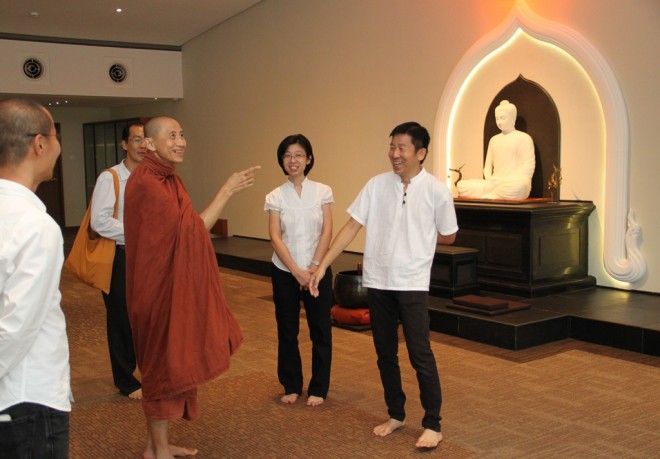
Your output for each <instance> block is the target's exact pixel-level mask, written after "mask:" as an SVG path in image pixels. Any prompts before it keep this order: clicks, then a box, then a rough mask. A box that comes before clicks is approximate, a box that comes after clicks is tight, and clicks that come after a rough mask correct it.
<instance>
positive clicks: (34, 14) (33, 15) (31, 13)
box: [30, 11, 39, 18]
mask: <svg viewBox="0 0 660 459" xmlns="http://www.w3.org/2000/svg"><path fill="white" fill-rule="evenodd" d="M30 17H32V18H38V17H39V12H38V11H31V12H30Z"/></svg>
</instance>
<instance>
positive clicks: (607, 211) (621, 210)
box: [433, 1, 646, 287]
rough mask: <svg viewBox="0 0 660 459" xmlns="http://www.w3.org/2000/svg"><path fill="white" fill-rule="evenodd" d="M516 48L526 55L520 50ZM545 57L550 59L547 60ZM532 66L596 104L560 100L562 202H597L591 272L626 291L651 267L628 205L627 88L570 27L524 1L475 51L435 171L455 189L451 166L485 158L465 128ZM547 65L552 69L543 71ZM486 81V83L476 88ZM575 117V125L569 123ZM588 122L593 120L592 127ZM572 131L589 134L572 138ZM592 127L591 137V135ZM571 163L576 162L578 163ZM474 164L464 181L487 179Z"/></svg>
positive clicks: (438, 138)
mask: <svg viewBox="0 0 660 459" xmlns="http://www.w3.org/2000/svg"><path fill="white" fill-rule="evenodd" d="M531 42H533V43H531ZM527 45H529V46H527ZM526 46H527V48H526ZM515 47H519V50H522V51H518V52H512V51H511V50H512V49H515ZM525 49H532V50H533V51H532V52H531V55H526V54H525V53H526V51H525ZM538 53H543V58H542V59H539V58H538ZM561 55H564V57H565V59H559V60H556V61H555V62H554V64H557V65H563V64H566V65H570V63H571V62H573V64H574V67H575V69H574V71H573V72H572V75H573V77H572V78H568V79H565V78H561V77H559V76H558V75H557V72H556V71H555V68H554V67H553V64H550V63H551V62H552V61H553V59H555V56H561ZM530 63H535V64H540V65H541V67H540V69H541V70H540V71H539V75H538V76H537V75H533V76H531V77H532V78H533V79H534V80H535V81H538V82H540V83H541V84H542V85H543V86H544V87H545V88H546V89H548V91H549V92H550V93H551V94H552V95H553V98H555V94H556V91H559V92H561V91H567V93H568V94H570V97H573V98H574V99H575V98H578V99H579V98H583V99H589V100H590V101H589V104H588V105H590V106H591V107H592V108H591V109H590V110H587V111H585V112H584V113H578V112H576V111H577V110H580V109H582V108H583V106H584V104H582V103H580V102H575V100H573V101H569V100H561V99H562V98H561V97H556V98H555V100H556V102H557V107H558V110H559V113H560V115H561V116H562V152H561V153H562V176H563V177H564V182H563V183H564V186H563V188H562V194H561V199H577V200H591V201H593V202H594V204H596V208H597V212H594V214H592V217H591V220H592V222H591V223H592V224H591V225H590V235H589V252H590V253H589V270H590V271H593V274H594V275H595V277H596V278H597V279H598V283H599V284H601V285H612V286H622V287H625V286H626V285H620V283H627V284H629V283H634V282H636V281H637V280H640V279H642V278H643V277H644V275H645V273H646V262H645V260H644V257H643V255H642V253H641V252H640V250H639V243H640V228H639V225H638V224H637V223H636V221H635V214H634V212H633V211H632V210H631V209H629V207H628V197H629V164H628V161H629V154H630V151H629V148H630V147H629V136H630V134H629V125H628V116H627V110H626V106H625V103H624V100H623V95H622V93H621V89H620V87H619V85H618V82H617V80H616V78H615V76H614V74H613V72H612V70H611V69H610V68H609V66H608V64H607V62H606V61H605V59H604V58H603V57H602V56H601V54H600V53H599V52H598V50H597V49H596V48H595V47H594V46H593V45H591V44H590V43H589V42H588V41H587V40H586V39H584V37H582V36H581V35H579V34H578V33H576V32H575V31H574V30H572V29H570V28H568V27H565V26H563V25H561V24H558V23H554V22H550V21H546V20H544V19H542V18H539V17H538V16H536V15H535V14H534V13H533V12H532V11H531V10H530V9H529V7H527V5H526V4H525V3H524V2H523V1H519V2H517V3H516V5H515V6H514V8H513V9H512V11H511V13H510V14H509V15H508V17H507V18H506V19H505V20H504V21H503V22H502V24H501V25H500V26H499V27H497V28H496V29H495V30H493V31H492V32H491V33H489V34H488V35H486V36H485V37H483V38H482V39H481V40H479V41H478V42H477V43H475V45H474V46H472V47H471V48H470V50H468V52H467V53H466V54H465V55H464V56H463V58H462V59H461V60H460V61H459V63H458V65H457V66H456V68H455V69H454V71H453V73H452V75H451V76H450V78H449V80H448V82H447V85H446V86H445V89H444V91H443V95H442V99H441V100H440V105H439V107H438V112H437V116H436V123H435V127H434V136H433V138H434V139H435V140H434V145H433V152H434V153H435V156H434V162H433V164H434V173H435V174H436V175H437V176H439V177H447V178H448V180H447V182H448V184H450V182H451V180H449V177H450V175H449V168H456V167H458V166H460V165H461V163H462V162H463V161H464V158H460V155H459V154H458V153H469V152H475V151H476V152H479V153H478V157H480V156H481V153H480V152H481V148H479V144H480V143H481V142H483V138H482V136H481V133H477V134H475V135H464V134H465V133H466V132H468V131H469V129H470V128H465V127H463V128H461V124H462V123H463V124H464V123H473V124H476V123H475V120H477V119H482V117H483V112H484V111H485V110H486V108H487V107H485V106H484V105H485V104H488V103H489V102H490V98H491V97H492V95H491V96H490V97H486V96H485V95H484V94H487V93H489V94H493V93H495V92H496V89H495V88H498V87H501V86H502V85H503V84H504V83H506V82H507V81H511V80H512V79H513V78H515V75H518V74H519V73H525V74H527V72H526V71H525V72H520V71H519V70H518V71H517V67H519V66H520V65H527V64H530ZM546 63H548V64H549V65H548V68H547V69H545V70H543V67H542V66H543V65H545V64H546ZM497 64H499V65H497ZM484 69H489V71H488V72H484ZM507 72H514V73H515V75H513V76H512V75H510V74H507ZM485 75H487V76H488V78H485ZM479 78H481V80H480V81H481V83H482V84H474V81H475V80H478V79H479ZM580 80H583V81H584V80H586V81H588V82H589V84H590V89H585V88H582V89H581V88H577V87H575V88H572V87H571V85H572V84H574V83H579V82H580ZM489 85H492V87H489ZM553 85H554V87H553ZM583 86H584V85H583ZM555 90H556V91H555ZM590 98H592V99H594V100H591V99H590ZM564 99H566V98H564ZM484 101H485V102H484ZM480 104H481V106H479V105H480ZM478 113H482V115H479V114H478ZM564 115H566V116H564ZM567 117H568V118H570V122H566V119H565V118H567ZM585 117H586V118H589V119H588V121H586V122H585ZM479 124H480V123H479ZM569 129H580V130H581V132H580V133H579V134H573V135H571V134H570V132H567V131H568V130H569ZM588 129H591V132H589V133H585V132H584V131H585V130H588ZM580 139H582V140H580ZM571 141H572V142H574V144H573V145H574V147H573V146H572V147H570V148H569V147H568V146H567V142H571ZM580 142H586V143H580ZM474 145H476V146H477V147H476V148H475V147H474ZM567 150H574V151H571V152H570V153H569V152H568V151H567ZM569 155H570V156H569ZM567 157H569V158H571V159H570V161H571V164H569V161H568V160H567ZM470 162H471V163H474V164H473V165H469V164H466V165H465V168H464V169H463V176H464V178H471V177H479V176H480V174H481V171H480V170H479V168H480V163H482V161H479V160H477V161H474V160H472V161H470ZM567 166H569V167H567ZM594 219H595V220H596V221H594Z"/></svg>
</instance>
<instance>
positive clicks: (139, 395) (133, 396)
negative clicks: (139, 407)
mask: <svg viewBox="0 0 660 459" xmlns="http://www.w3.org/2000/svg"><path fill="white" fill-rule="evenodd" d="M128 398H130V399H132V400H142V389H138V390H134V391H133V392H131V393H130V394H128Z"/></svg>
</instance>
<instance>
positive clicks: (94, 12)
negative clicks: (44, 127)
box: [0, 0, 261, 106]
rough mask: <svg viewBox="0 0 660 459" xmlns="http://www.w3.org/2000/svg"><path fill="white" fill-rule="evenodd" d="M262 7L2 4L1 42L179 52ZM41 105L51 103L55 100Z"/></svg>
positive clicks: (182, 1)
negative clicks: (23, 40)
mask: <svg viewBox="0 0 660 459" xmlns="http://www.w3.org/2000/svg"><path fill="white" fill-rule="evenodd" d="M260 1H261V0H132V1H128V0H60V1H54V0H0V38H28V39H29V38H33V39H35V40H36V39H45V40H48V41H54V42H64V43H66V42H74V43H75V42H78V41H92V42H93V41H98V42H105V43H110V44H114V45H115V46H122V44H124V45H125V46H136V45H137V46H140V47H142V46H144V47H155V48H158V47H163V48H165V49H172V48H173V49H176V48H178V47H180V46H182V45H183V44H184V43H186V42H187V41H189V40H191V39H193V38H195V37H197V36H198V35H200V34H202V33H204V32H205V31H207V30H209V29H211V28H213V27H215V26H216V25H218V24H220V23H222V22H224V21H226V20H227V19H229V18H231V17H232V16H235V15H236V14H239V13H240V12H242V11H245V10H246V9H248V8H250V7H252V6H253V5H255V4H257V3H259V2H260ZM117 8H122V12H121V13H118V12H116V9H117ZM19 36H20V37H19ZM36 37H40V38H36ZM5 96H6V95H5V94H0V97H2V98H4V97H5ZM30 97H31V98H33V99H34V98H35V97H34V96H30ZM37 99H39V98H37ZM41 99H42V100H39V101H40V102H42V103H46V102H47V101H48V100H49V99H52V97H51V96H49V97H48V98H41ZM69 99H70V100H69V103H70V104H71V105H76V106H90V105H93V106H110V105H116V104H117V103H121V101H119V100H113V99H112V98H89V97H88V98H76V97H69ZM124 103H125V102H124Z"/></svg>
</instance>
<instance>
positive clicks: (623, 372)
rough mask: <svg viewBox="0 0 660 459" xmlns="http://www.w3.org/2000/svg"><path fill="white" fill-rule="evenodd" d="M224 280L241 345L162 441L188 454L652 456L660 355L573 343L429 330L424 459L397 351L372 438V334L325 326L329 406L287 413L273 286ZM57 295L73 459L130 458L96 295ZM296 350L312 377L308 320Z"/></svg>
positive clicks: (125, 406)
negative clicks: (393, 379)
mask: <svg viewBox="0 0 660 459" xmlns="http://www.w3.org/2000/svg"><path fill="white" fill-rule="evenodd" d="M221 278H222V281H223V285H224V287H225V293H226V295H227V298H228V300H229V303H230V305H231V307H232V310H233V311H234V313H235V315H236V317H237V319H238V321H239V323H240V324H241V327H242V328H243V332H244V334H245V343H244V344H243V346H242V348H241V349H240V350H239V351H238V353H237V354H236V355H235V356H234V358H233V359H232V367H231V369H230V370H229V371H228V372H227V373H226V374H225V375H223V376H222V377H221V378H219V379H218V380H216V381H214V382H212V383H209V384H206V385H204V386H202V387H201V388H200V402H201V408H202V417H201V418H200V419H199V420H197V421H195V422H192V423H189V422H185V421H177V422H175V423H173V424H172V427H171V439H172V441H173V442H175V443H177V444H181V445H182V446H192V447H195V448H198V449H199V450H200V453H199V454H198V456H197V457H200V458H381V457H392V458H404V457H419V456H420V454H422V455H426V456H433V457H444V458H457V459H460V458H512V457H525V458H557V457H570V458H610V457H617V458H637V457H639V458H649V457H658V453H657V451H660V358H658V357H651V356H645V355H641V354H636V353H631V352H626V351H620V350H616V349H611V348H606V347H602V346H598V345H594V344H588V343H581V342H577V341H573V340H565V341H562V342H558V343H551V344H548V345H544V346H538V347H535V348H532V349H530V350H525V351H517V352H513V351H507V350H503V349H500V348H494V347H491V346H487V345H483V344H478V343H474V342H469V341H465V340H461V339H459V338H454V337H449V336H446V335H441V334H437V333H433V336H432V340H433V343H432V346H433V349H434V352H435V353H436V357H437V359H438V362H439V368H440V376H441V381H442V384H443V396H444V405H443V413H442V414H443V417H444V421H443V433H444V434H445V438H446V439H445V441H444V442H443V443H442V444H441V446H440V447H439V448H438V449H436V450H435V451H433V452H430V453H419V452H417V451H415V449H414V443H415V439H416V437H417V436H418V435H419V434H420V432H421V429H420V427H419V423H420V420H421V416H422V411H421V408H420V406H419V400H418V391H417V387H416V380H415V376H414V373H413V372H412V370H410V363H409V362H408V359H407V355H406V352H405V345H404V344H403V342H402V344H401V366H402V369H403V379H404V389H405V390H406V393H407V394H408V404H407V409H408V417H407V420H406V425H405V426H404V427H403V428H402V429H400V430H399V431H397V432H395V433H394V434H392V435H390V436H389V437H386V438H377V437H374V436H373V435H372V434H371V429H372V428H373V426H374V425H375V424H377V423H380V422H382V421H384V420H385V419H386V417H387V414H386V411H385V407H384V403H383V401H382V390H381V387H380V381H379V379H378V373H377V369H376V364H375V354H374V351H373V345H372V343H371V336H370V334H369V332H360V333H356V332H351V331H348V330H342V329H337V328H335V329H334V330H333V349H334V355H333V370H332V371H333V373H332V384H331V388H330V394H329V396H328V400H327V401H326V403H325V404H324V405H322V406H320V407H316V408H308V407H306V406H305V405H304V403H303V401H302V400H300V401H299V402H298V403H297V404H295V405H293V406H285V405H283V404H281V403H280V402H279V397H280V396H281V387H280V386H279V384H278V382H277V378H276V373H275V370H276V330H275V320H274V312H273V305H272V302H271V301H270V290H271V287H270V279H268V278H265V277H260V276H255V275H249V274H244V273H240V272H237V271H229V270H222V271H221ZM62 292H63V309H64V311H65V313H66V316H67V323H68V333H69V339H70V346H71V367H72V385H73V390H74V396H75V398H76V403H75V404H74V408H73V412H72V417H71V458H72V459H77V458H112V459H115V458H135V457H139V456H140V454H141V452H142V449H143V446H144V438H145V423H144V419H143V417H142V410H141V407H140V404H139V402H134V401H130V400H129V399H127V398H126V397H122V396H120V395H118V394H117V393H116V391H115V389H114V387H113V386H112V379H111V374H110V368H109V362H108V356H107V349H106V341H105V312H104V307H103V302H102V300H101V295H100V293H99V292H97V291H95V290H93V289H91V288H89V287H87V286H85V285H83V284H81V283H79V282H78V281H76V280H75V279H73V278H72V277H71V276H70V275H69V274H68V273H66V272H65V273H64V274H63V279H62ZM300 342H301V344H300V345H301V350H302V353H303V361H304V364H305V371H306V372H307V373H306V376H308V374H309V373H308V372H309V363H310V358H311V357H310V353H311V345H310V342H309V339H308V338H307V331H306V325H305V323H304V320H303V321H302V323H301V336H300Z"/></svg>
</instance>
